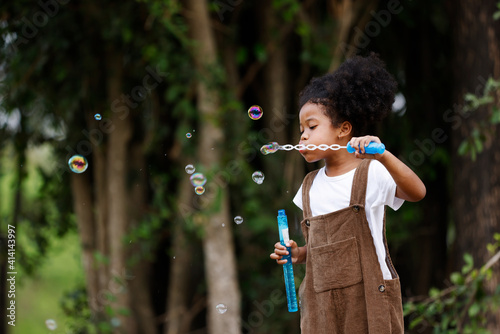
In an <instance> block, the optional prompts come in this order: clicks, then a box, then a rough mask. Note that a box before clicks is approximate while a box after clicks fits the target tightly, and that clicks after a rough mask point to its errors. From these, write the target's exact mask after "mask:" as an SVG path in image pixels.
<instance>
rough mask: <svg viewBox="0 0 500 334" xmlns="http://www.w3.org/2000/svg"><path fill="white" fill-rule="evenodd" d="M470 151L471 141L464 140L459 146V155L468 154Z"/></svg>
mask: <svg viewBox="0 0 500 334" xmlns="http://www.w3.org/2000/svg"><path fill="white" fill-rule="evenodd" d="M469 151H470V145H469V142H468V141H467V140H464V141H463V142H462V143H461V144H460V146H459V147H458V154H459V155H466V154H467V152H469Z"/></svg>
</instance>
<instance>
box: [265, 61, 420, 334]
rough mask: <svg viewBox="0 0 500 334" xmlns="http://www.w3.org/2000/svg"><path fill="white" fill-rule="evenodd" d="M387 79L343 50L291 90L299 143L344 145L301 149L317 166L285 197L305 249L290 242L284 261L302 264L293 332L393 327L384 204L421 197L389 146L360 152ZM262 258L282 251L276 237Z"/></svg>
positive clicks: (398, 323) (397, 297)
mask: <svg viewBox="0 0 500 334" xmlns="http://www.w3.org/2000/svg"><path fill="white" fill-rule="evenodd" d="M396 86H397V84H396V82H395V80H394V78H393V77H392V76H391V75H390V74H389V73H388V72H387V71H386V70H385V66H384V64H383V63H382V61H381V60H379V59H378V58H377V57H376V56H375V55H371V56H369V57H366V58H363V57H359V56H356V57H353V58H351V59H349V60H347V61H346V62H345V63H343V64H342V65H341V66H340V67H339V69H338V70H337V71H335V72H334V73H329V74H326V75H324V76H322V77H320V78H316V79H313V80H312V81H311V82H310V83H309V85H308V86H306V87H305V88H304V90H303V91H302V92H301V94H300V101H299V105H300V113H299V119H300V131H301V137H300V144H303V145H309V144H315V145H320V144H326V145H328V146H330V145H332V144H338V145H342V146H345V145H347V143H348V142H350V143H351V146H352V147H354V148H355V149H356V152H355V153H354V154H351V153H348V152H347V150H345V149H340V150H325V151H323V150H320V149H316V150H305V149H304V150H301V151H300V153H301V154H302V156H303V157H304V159H305V160H306V161H307V162H316V161H319V160H323V161H324V162H325V166H324V167H323V168H321V169H319V170H316V171H313V172H311V173H309V174H308V175H307V176H306V177H305V179H304V181H303V183H302V186H301V188H300V189H299V191H298V192H297V195H296V196H295V198H294V199H293V201H294V203H295V204H296V205H297V206H298V207H300V208H301V209H302V210H303V213H304V220H303V221H302V222H301V227H302V232H303V234H304V238H305V240H306V244H305V246H302V247H298V245H297V243H296V242H295V241H293V240H290V242H289V243H288V244H287V246H288V247H291V255H292V263H305V264H306V275H305V277H304V280H303V281H302V284H301V286H300V288H299V298H300V308H301V324H300V326H301V330H302V333H303V334H321V333H328V334H332V333H338V334H340V333H346V334H361V333H370V334H388V333H403V332H404V327H403V310H402V301H401V288H400V284H399V277H398V274H397V273H396V270H395V269H394V266H393V265H392V262H391V258H390V256H389V252H388V250H387V243H386V240H385V206H386V205H388V206H389V207H391V208H392V209H394V210H397V209H399V207H401V205H402V204H403V202H404V201H405V200H406V201H411V202H416V201H419V200H421V199H422V198H423V197H424V196H425V192H426V190H425V186H424V184H423V183H422V181H421V180H420V179H419V178H418V176H417V175H416V174H415V173H413V171H412V170H411V169H410V168H408V167H407V166H406V165H405V164H404V163H402V162H401V161H400V160H399V159H397V158H396V157H395V156H394V155H392V154H391V153H390V152H389V151H387V150H386V151H385V152H384V153H382V154H365V151H364V147H365V146H367V145H368V144H369V143H370V142H376V143H380V139H379V138H377V137H375V136H363V134H364V133H365V129H366V127H367V125H368V124H370V123H372V122H374V121H377V120H381V119H382V118H383V117H384V116H386V115H387V114H388V113H390V112H391V108H392V103H393V102H394V93H395V90H396ZM274 247H275V249H274V253H272V254H271V255H270V257H271V258H272V259H274V260H276V261H277V263H278V264H283V263H286V260H282V256H283V255H287V254H288V252H287V250H286V248H285V247H284V246H282V245H281V244H280V243H279V242H278V243H276V244H275V245H274Z"/></svg>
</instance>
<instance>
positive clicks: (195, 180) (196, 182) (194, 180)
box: [189, 173, 207, 187]
mask: <svg viewBox="0 0 500 334" xmlns="http://www.w3.org/2000/svg"><path fill="white" fill-rule="evenodd" d="M189 180H190V181H191V184H192V185H193V186H194V187H198V186H204V185H205V183H207V178H206V177H205V175H203V174H202V173H194V174H193V175H191V177H190V178H189Z"/></svg>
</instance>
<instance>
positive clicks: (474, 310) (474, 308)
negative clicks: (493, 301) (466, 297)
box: [468, 303, 481, 318]
mask: <svg viewBox="0 0 500 334" xmlns="http://www.w3.org/2000/svg"><path fill="white" fill-rule="evenodd" d="M479 311H481V307H480V306H479V304H478V303H474V304H472V306H471V307H470V308H469V311H468V312H469V317H471V318H473V317H475V316H476V315H478V314H479Z"/></svg>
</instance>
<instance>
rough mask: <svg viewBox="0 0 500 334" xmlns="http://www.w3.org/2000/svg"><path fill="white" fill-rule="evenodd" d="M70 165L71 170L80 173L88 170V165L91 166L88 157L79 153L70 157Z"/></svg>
mask: <svg viewBox="0 0 500 334" xmlns="http://www.w3.org/2000/svg"><path fill="white" fill-rule="evenodd" d="M68 166H69V169H71V171H72V172H73V173H77V174H80V173H83V172H85V171H86V170H87V167H88V166H89V164H88V162H87V159H85V157H84V156H82V155H78V154H77V155H74V156H72V157H71V158H69V160H68Z"/></svg>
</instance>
